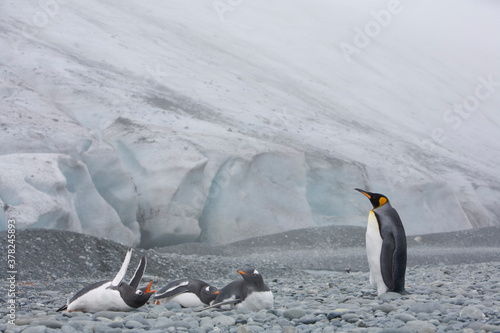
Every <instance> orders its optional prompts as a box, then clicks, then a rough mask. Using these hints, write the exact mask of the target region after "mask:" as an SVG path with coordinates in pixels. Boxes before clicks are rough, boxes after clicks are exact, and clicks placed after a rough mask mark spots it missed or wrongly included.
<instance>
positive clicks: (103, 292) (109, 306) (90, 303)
mask: <svg viewBox="0 0 500 333" xmlns="http://www.w3.org/2000/svg"><path fill="white" fill-rule="evenodd" d="M110 285H111V281H110V282H107V283H105V284H103V285H101V286H99V287H97V288H96V289H93V290H90V291H88V292H87V293H85V294H83V295H82V296H80V297H78V298H77V299H75V300H74V301H73V302H71V303H70V304H69V305H68V308H67V311H68V312H72V311H82V312H97V311H130V310H133V308H132V307H131V306H128V305H127V304H126V303H125V301H124V300H123V299H122V297H121V296H120V292H119V291H118V290H115V289H108V287H109V286H110Z"/></svg>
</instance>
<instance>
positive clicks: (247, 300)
mask: <svg viewBox="0 0 500 333" xmlns="http://www.w3.org/2000/svg"><path fill="white" fill-rule="evenodd" d="M238 273H239V274H240V275H241V276H242V277H243V279H238V280H235V281H233V282H231V283H229V284H228V285H226V286H225V287H224V288H222V289H221V290H219V294H218V295H217V297H216V298H215V301H214V302H213V304H212V305H210V306H207V307H205V308H203V309H202V310H207V309H211V308H215V307H218V308H222V309H224V310H228V309H233V308H236V309H248V310H251V311H259V310H262V309H272V307H273V303H274V296H273V293H272V291H271V289H270V288H269V287H268V285H267V284H266V283H265V282H264V278H263V277H262V275H261V274H260V273H259V272H258V271H257V270H256V269H247V270H244V271H243V270H239V271H238Z"/></svg>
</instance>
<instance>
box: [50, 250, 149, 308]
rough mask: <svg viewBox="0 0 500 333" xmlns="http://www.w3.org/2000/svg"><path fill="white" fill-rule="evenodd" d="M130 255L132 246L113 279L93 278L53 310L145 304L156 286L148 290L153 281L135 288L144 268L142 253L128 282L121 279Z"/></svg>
mask: <svg viewBox="0 0 500 333" xmlns="http://www.w3.org/2000/svg"><path fill="white" fill-rule="evenodd" d="M131 256H132V249H129V250H128V251H127V255H126V256H125V260H124V261H123V264H122V266H121V268H120V270H119V271H118V273H117V274H116V276H115V278H114V279H113V280H111V281H100V282H95V283H93V284H91V285H89V286H87V287H84V288H83V289H82V290H80V291H78V292H77V293H76V294H75V295H74V296H73V297H71V298H69V299H68V302H67V304H66V305H64V306H62V307H61V308H59V309H58V310H56V311H63V310H67V311H68V312H73V311H82V312H98V311H131V310H134V309H137V308H139V307H141V306H143V305H144V304H146V302H147V301H148V300H149V298H150V297H151V295H153V293H154V292H155V291H156V290H150V289H151V285H152V284H153V281H151V282H150V283H149V284H148V286H147V287H144V288H140V289H138V288H137V287H138V285H139V282H140V280H141V279H142V276H143V275H144V271H145V269H146V258H145V257H142V259H141V261H140V263H139V265H138V266H137V269H136V271H135V273H134V276H133V277H132V279H131V280H130V282H129V284H127V283H125V282H123V278H124V277H125V273H126V272H127V268H128V264H129V262H130V257H131Z"/></svg>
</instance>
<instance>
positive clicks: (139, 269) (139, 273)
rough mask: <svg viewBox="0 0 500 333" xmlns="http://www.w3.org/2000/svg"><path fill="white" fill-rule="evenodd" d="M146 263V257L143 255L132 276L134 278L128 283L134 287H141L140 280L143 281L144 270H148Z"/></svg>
mask: <svg viewBox="0 0 500 333" xmlns="http://www.w3.org/2000/svg"><path fill="white" fill-rule="evenodd" d="M146 263H147V261H146V257H142V258H141V261H140V262H139V266H137V269H136V270H135V273H134V276H132V279H131V280H130V282H129V283H128V284H129V285H130V286H131V287H134V288H135V289H137V287H139V282H141V279H142V276H143V275H144V271H145V270H146Z"/></svg>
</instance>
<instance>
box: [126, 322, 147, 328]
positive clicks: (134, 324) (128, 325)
mask: <svg viewBox="0 0 500 333" xmlns="http://www.w3.org/2000/svg"><path fill="white" fill-rule="evenodd" d="M125 327H126V328H131V329H133V328H143V327H144V325H143V324H142V323H140V322H138V321H137V320H127V321H126V322H125Z"/></svg>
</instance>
